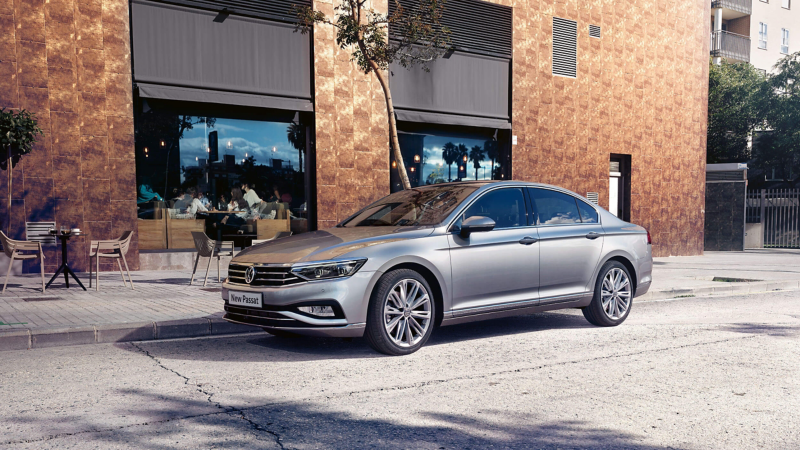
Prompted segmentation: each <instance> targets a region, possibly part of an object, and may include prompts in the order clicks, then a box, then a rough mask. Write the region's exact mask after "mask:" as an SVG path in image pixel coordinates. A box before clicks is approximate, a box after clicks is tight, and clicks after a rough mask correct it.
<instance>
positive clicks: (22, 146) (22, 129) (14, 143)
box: [0, 108, 44, 170]
mask: <svg viewBox="0 0 800 450" xmlns="http://www.w3.org/2000/svg"><path fill="white" fill-rule="evenodd" d="M39 135H44V132H43V131H42V129H41V128H39V125H38V122H37V121H36V116H35V115H33V114H31V113H30V112H28V111H26V110H24V109H23V110H21V111H20V112H18V113H15V112H14V111H6V109H5V108H3V109H0V148H2V150H3V152H2V153H3V154H2V155H0V161H2V162H0V168H2V169H3V170H6V169H7V167H6V166H7V158H8V155H7V154H6V151H10V152H11V160H12V161H13V162H12V164H16V163H17V161H19V159H20V157H21V156H22V155H26V154H28V153H30V152H31V150H33V144H34V143H35V142H36V138H37V136H39Z"/></svg>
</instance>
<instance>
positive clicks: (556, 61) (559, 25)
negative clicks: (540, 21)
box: [553, 17, 578, 78]
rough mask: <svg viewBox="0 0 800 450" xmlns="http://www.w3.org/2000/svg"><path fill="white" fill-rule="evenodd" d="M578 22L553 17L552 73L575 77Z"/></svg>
mask: <svg viewBox="0 0 800 450" xmlns="http://www.w3.org/2000/svg"><path fill="white" fill-rule="evenodd" d="M577 66H578V22H575V21H573V20H567V19H561V18H559V17H553V75H560V76H562V77H571V78H575V77H577V74H578V73H577Z"/></svg>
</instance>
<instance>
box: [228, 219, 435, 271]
mask: <svg viewBox="0 0 800 450" xmlns="http://www.w3.org/2000/svg"><path fill="white" fill-rule="evenodd" d="M431 233H433V228H427V227H426V228H415V227H356V228H329V229H327V230H320V231H312V232H310V233H303V234H298V235H296V236H290V237H287V238H283V239H278V240H275V241H269V242H265V243H263V244H257V245H254V246H252V247H250V248H247V249H245V250H243V251H241V252H240V253H239V254H238V255H236V256H235V257H234V258H233V260H232V262H237V263H256V264H259V263H260V264H293V263H297V262H307V261H325V260H329V259H335V258H338V257H340V256H342V255H344V254H346V253H350V252H354V251H357V250H360V249H363V248H366V247H371V246H374V245H380V244H385V243H388V242H397V241H403V240H406V239H415V238H420V237H424V236H428V235H430V234H431Z"/></svg>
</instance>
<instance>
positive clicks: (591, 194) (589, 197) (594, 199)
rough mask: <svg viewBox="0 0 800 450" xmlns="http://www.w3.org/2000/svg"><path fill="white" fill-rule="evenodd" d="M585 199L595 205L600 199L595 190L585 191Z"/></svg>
mask: <svg viewBox="0 0 800 450" xmlns="http://www.w3.org/2000/svg"><path fill="white" fill-rule="evenodd" d="M586 199H587V200H589V201H590V202H592V203H594V204H595V205H597V204H598V202H599V201H600V194H599V193H597V192H587V193H586Z"/></svg>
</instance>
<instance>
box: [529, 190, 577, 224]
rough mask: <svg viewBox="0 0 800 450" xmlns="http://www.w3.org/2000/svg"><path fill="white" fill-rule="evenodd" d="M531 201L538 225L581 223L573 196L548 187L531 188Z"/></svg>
mask: <svg viewBox="0 0 800 450" xmlns="http://www.w3.org/2000/svg"><path fill="white" fill-rule="evenodd" d="M530 194H531V201H532V202H533V203H534V204H535V207H536V212H537V213H538V216H539V225H564V224H570V223H581V216H580V213H579V212H578V205H577V204H576V203H575V197H573V196H571V195H567V194H563V193H561V192H556V191H551V190H549V189H535V188H531V190H530Z"/></svg>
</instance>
